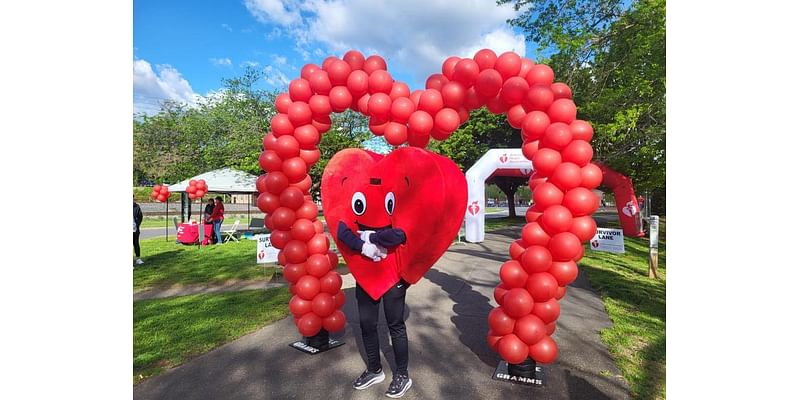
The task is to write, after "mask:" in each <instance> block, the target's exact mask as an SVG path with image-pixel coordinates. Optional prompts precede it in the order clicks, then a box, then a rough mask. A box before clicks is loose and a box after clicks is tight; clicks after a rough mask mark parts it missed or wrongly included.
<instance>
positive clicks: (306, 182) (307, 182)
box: [291, 175, 311, 193]
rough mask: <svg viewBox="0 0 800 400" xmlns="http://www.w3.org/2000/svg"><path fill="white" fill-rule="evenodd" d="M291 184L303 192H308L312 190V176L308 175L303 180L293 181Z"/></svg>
mask: <svg viewBox="0 0 800 400" xmlns="http://www.w3.org/2000/svg"><path fill="white" fill-rule="evenodd" d="M291 186H292V187H296V188H298V189H300V191H301V192H303V193H308V191H309V190H311V177H310V176H308V175H306V177H305V178H303V180H302V181H300V182H297V183H293V184H292V185H291Z"/></svg>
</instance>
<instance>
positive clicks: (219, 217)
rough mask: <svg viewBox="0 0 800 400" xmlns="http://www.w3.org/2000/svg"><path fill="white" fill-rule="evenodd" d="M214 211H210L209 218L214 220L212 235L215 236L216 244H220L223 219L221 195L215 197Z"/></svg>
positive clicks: (223, 210) (223, 208) (223, 209)
mask: <svg viewBox="0 0 800 400" xmlns="http://www.w3.org/2000/svg"><path fill="white" fill-rule="evenodd" d="M214 200H215V202H214V203H215V204H214V211H212V212H211V220H212V221H213V222H214V235H215V236H216V237H217V244H222V232H221V231H222V221H224V220H225V207H224V206H223V205H222V197H219V196H217V197H216V198H215V199H214Z"/></svg>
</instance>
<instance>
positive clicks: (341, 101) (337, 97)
mask: <svg viewBox="0 0 800 400" xmlns="http://www.w3.org/2000/svg"><path fill="white" fill-rule="evenodd" d="M328 101H330V103H331V109H332V110H333V111H335V112H342V111H344V110H346V109H348V108H349V107H350V105H351V104H353V96H352V95H351V94H350V91H349V90H347V88H346V87H344V86H336V87H334V88H333V89H331V92H330V93H329V94H328Z"/></svg>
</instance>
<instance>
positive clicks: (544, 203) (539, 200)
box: [532, 182, 564, 211]
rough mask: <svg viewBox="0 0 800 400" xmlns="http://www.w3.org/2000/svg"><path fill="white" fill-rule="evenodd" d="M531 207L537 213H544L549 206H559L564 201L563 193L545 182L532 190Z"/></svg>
mask: <svg viewBox="0 0 800 400" xmlns="http://www.w3.org/2000/svg"><path fill="white" fill-rule="evenodd" d="M532 197H533V205H534V207H536V209H537V210H539V211H544V210H546V209H548V208H549V207H551V206H556V205H560V204H561V202H562V201H563V200H564V192H562V191H561V190H560V189H559V188H557V187H556V185H553V184H552V183H550V182H545V183H542V184H540V185H539V186H536V189H534V190H533V196H532Z"/></svg>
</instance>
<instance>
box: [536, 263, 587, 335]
mask: <svg viewBox="0 0 800 400" xmlns="http://www.w3.org/2000/svg"><path fill="white" fill-rule="evenodd" d="M547 272H549V273H550V275H553V277H554V278H556V281H557V282H558V286H567V285H569V284H570V283H572V282H573V281H574V280H575V278H577V277H578V265H577V264H575V261H572V260H569V261H556V262H554V263H553V265H552V266H551V267H550V269H549V270H548V271H547ZM534 312H535V310H534ZM553 321H555V319H553ZM545 322H547V323H549V322H550V321H545Z"/></svg>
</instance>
